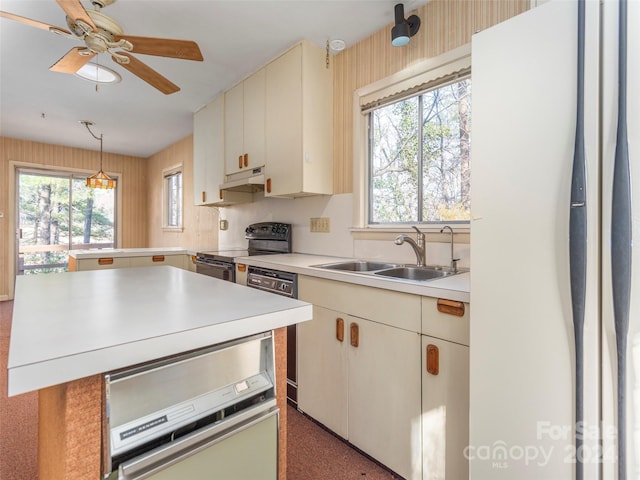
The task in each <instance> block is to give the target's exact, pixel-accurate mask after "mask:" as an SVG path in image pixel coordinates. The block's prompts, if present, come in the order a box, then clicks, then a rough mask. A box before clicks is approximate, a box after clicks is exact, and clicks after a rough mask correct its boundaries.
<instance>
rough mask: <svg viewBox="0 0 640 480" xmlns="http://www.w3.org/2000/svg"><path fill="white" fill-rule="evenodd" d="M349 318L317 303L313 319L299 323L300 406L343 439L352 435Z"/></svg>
mask: <svg viewBox="0 0 640 480" xmlns="http://www.w3.org/2000/svg"><path fill="white" fill-rule="evenodd" d="M349 321H350V317H349V316H348V315H345V314H344V313H340V312H337V311H335V310H330V309H328V308H324V307H319V306H317V305H314V306H313V320H311V321H309V322H303V323H301V324H299V325H298V407H299V408H300V410H302V411H304V412H305V413H307V414H308V415H310V416H312V417H313V418H315V419H316V420H317V421H319V422H320V423H322V424H323V425H324V426H326V427H327V428H329V429H330V430H332V431H334V432H335V433H337V434H338V435H340V436H341V437H343V438H348V437H349V424H348V421H347V419H348V400H349V383H348V363H347V362H348V359H347V354H348V349H347V345H346V343H347V342H348V336H345V326H344V325H345V324H346V325H348V324H349Z"/></svg>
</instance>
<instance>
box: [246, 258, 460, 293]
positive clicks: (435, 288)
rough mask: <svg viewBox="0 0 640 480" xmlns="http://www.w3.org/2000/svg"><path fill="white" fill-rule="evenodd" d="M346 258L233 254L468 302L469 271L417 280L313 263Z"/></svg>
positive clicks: (269, 265)
mask: <svg viewBox="0 0 640 480" xmlns="http://www.w3.org/2000/svg"><path fill="white" fill-rule="evenodd" d="M345 260H353V259H350V258H341V257H327V256H320V255H308V254H301V253H288V254H282V255H257V256H253V257H237V258H236V259H235V261H236V263H244V264H247V265H253V266H257V267H263V268H272V269H274V270H283V271H287V272H291V273H297V274H301V275H310V276H313V277H320V278H326V279H329V280H337V281H340V282H348V283H355V284H357V285H366V286H369V287H376V288H384V289H387V290H396V291H398V292H405V293H412V294H415V295H422V296H426V297H437V298H446V299H449V300H457V301H460V302H467V303H468V302H469V278H470V275H469V272H465V273H459V274H457V275H451V276H449V277H444V278H440V279H437V280H429V281H417V280H413V281H412V280H401V279H397V280H396V279H392V278H383V277H380V276H379V275H373V274H371V273H356V272H348V271H341V270H327V269H323V268H317V267H314V266H313V265H322V264H324V263H335V262H340V261H345Z"/></svg>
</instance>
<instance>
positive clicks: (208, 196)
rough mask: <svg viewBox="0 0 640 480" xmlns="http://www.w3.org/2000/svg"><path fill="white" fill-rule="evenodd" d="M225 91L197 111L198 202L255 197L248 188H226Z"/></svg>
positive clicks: (195, 168) (228, 202)
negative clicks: (231, 189) (231, 190)
mask: <svg viewBox="0 0 640 480" xmlns="http://www.w3.org/2000/svg"><path fill="white" fill-rule="evenodd" d="M224 132H225V130H224V95H219V96H218V97H216V98H215V99H214V100H212V101H211V102H210V103H208V104H207V105H205V106H204V107H202V108H201V109H200V110H198V111H197V112H196V113H195V114H194V115H193V201H194V204H195V205H220V206H223V205H232V204H235V203H245V202H251V201H252V195H251V194H250V193H244V192H230V191H222V190H220V189H219V185H220V184H221V183H223V182H224Z"/></svg>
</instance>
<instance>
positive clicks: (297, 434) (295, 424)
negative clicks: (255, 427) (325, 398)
mask: <svg viewBox="0 0 640 480" xmlns="http://www.w3.org/2000/svg"><path fill="white" fill-rule="evenodd" d="M287 408H288V409H289V410H288V412H287V480H324V479H327V480H329V479H330V480H352V479H360V480H391V479H396V478H399V477H396V476H394V475H393V474H391V473H390V472H388V471H387V470H385V469H384V468H382V467H380V466H379V465H378V464H376V463H374V462H372V461H371V460H369V459H368V458H366V457H365V456H364V455H361V454H360V453H359V452H357V451H356V450H354V449H353V448H351V447H350V446H348V445H347V444H346V443H345V442H343V441H342V440H340V439H338V438H337V437H335V436H334V435H333V434H331V433H329V432H327V431H326V430H324V429H323V428H322V427H320V426H318V425H317V424H316V423H315V422H313V421H312V420H310V419H308V418H307V417H306V416H304V415H302V414H301V413H300V412H298V411H297V410H296V409H294V408H293V407H291V406H289V407H287Z"/></svg>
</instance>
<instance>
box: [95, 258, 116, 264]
mask: <svg viewBox="0 0 640 480" xmlns="http://www.w3.org/2000/svg"><path fill="white" fill-rule="evenodd" d="M98 265H113V258H99V259H98Z"/></svg>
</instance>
